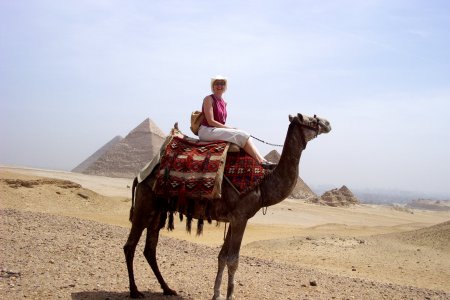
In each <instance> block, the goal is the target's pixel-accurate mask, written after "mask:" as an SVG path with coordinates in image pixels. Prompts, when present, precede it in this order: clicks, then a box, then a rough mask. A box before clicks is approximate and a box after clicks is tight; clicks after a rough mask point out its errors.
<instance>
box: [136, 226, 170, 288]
mask: <svg viewBox="0 0 450 300" xmlns="http://www.w3.org/2000/svg"><path fill="white" fill-rule="evenodd" d="M157 219H158V220H157ZM154 221H156V222H153V224H150V226H149V227H148V228H147V240H146V242H145V249H144V255H145V258H146V259H147V261H148V263H149V265H150V267H151V268H152V270H153V273H155V276H156V278H157V279H158V282H159V284H160V285H161V288H162V289H163V291H164V295H177V292H175V291H174V290H172V289H171V288H169V286H168V285H167V283H166V282H165V281H164V278H163V277H162V275H161V272H160V271H159V268H158V263H157V261H156V246H157V245H158V238H159V230H160V227H159V225H160V224H159V218H155V220H154Z"/></svg>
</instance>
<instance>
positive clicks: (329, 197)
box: [308, 185, 360, 207]
mask: <svg viewBox="0 0 450 300" xmlns="http://www.w3.org/2000/svg"><path fill="white" fill-rule="evenodd" d="M308 202H310V203H315V204H320V205H327V206H334V207H343V206H351V205H355V204H360V201H359V200H358V198H356V197H355V196H354V195H353V193H352V192H351V191H350V189H349V188H348V187H346V186H345V185H343V186H342V187H341V188H340V189H332V190H330V191H326V192H325V193H323V195H322V196H320V197H314V198H312V199H309V200H308Z"/></svg>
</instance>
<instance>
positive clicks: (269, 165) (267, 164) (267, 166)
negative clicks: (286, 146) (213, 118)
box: [261, 160, 277, 170]
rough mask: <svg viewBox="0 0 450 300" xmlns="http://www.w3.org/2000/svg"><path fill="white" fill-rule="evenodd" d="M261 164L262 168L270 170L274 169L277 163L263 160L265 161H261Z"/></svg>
mask: <svg viewBox="0 0 450 300" xmlns="http://www.w3.org/2000/svg"><path fill="white" fill-rule="evenodd" d="M261 166H262V167H263V168H264V169H270V170H272V169H275V167H276V166H277V164H276V163H273V162H271V161H268V160H265V161H263V162H262V163H261Z"/></svg>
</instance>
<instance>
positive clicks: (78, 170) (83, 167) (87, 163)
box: [72, 135, 123, 173]
mask: <svg viewBox="0 0 450 300" xmlns="http://www.w3.org/2000/svg"><path fill="white" fill-rule="evenodd" d="M121 140H123V137H121V136H120V135H118V136H116V137H115V138H113V139H112V140H110V141H109V142H107V143H106V144H105V145H103V147H101V148H100V149H98V150H97V151H95V153H94V154H92V155H91V156H89V157H88V158H86V159H85V160H84V161H83V162H82V163H81V164H79V165H78V166H76V167H75V168H73V169H72V172H76V173H83V172H84V170H86V169H87V168H88V167H89V166H90V165H91V164H93V163H94V162H95V161H97V160H98V159H99V158H100V157H101V156H102V155H103V154H105V153H106V152H107V151H108V150H109V149H111V148H112V147H114V145H116V144H117V143H118V142H120V141H121Z"/></svg>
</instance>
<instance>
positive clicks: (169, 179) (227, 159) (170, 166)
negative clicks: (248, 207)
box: [138, 127, 268, 199]
mask: <svg viewBox="0 0 450 300" xmlns="http://www.w3.org/2000/svg"><path fill="white" fill-rule="evenodd" d="M156 159H157V160H158V162H159V166H157V163H153V165H154V166H153V168H155V167H156V168H157V170H156V172H157V173H156V181H155V184H154V186H153V191H154V192H155V193H156V194H157V195H158V196H162V197H179V198H180V199H186V198H190V199H219V198H221V197H222V183H223V180H224V179H225V180H227V181H228V182H229V183H230V184H231V186H232V187H233V188H234V189H235V191H236V192H237V193H238V194H240V195H241V194H243V193H246V192H247V191H249V190H251V189H252V188H254V187H255V186H256V185H258V184H259V183H260V182H261V180H262V179H263V178H264V176H265V175H266V174H267V172H268V170H266V169H264V168H263V167H262V166H261V165H260V164H259V163H257V162H256V161H255V160H254V159H253V158H252V157H251V156H249V155H248V154H247V153H246V152H245V151H243V150H242V149H240V148H239V147H238V146H237V145H235V144H232V143H229V142H226V141H214V142H202V141H200V140H198V139H194V138H190V137H188V136H186V135H184V134H183V133H181V131H179V130H178V129H177V128H176V127H175V128H173V129H172V130H171V133H170V135H169V137H168V138H167V139H166V141H165V143H164V144H163V146H162V147H161V151H160V153H159V157H158V158H156V157H155V159H154V160H156ZM150 164H151V163H149V165H150ZM153 168H152V169H153ZM147 173H148V174H149V172H147ZM138 178H139V176H138ZM140 180H143V178H142V176H141V178H140Z"/></svg>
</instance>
